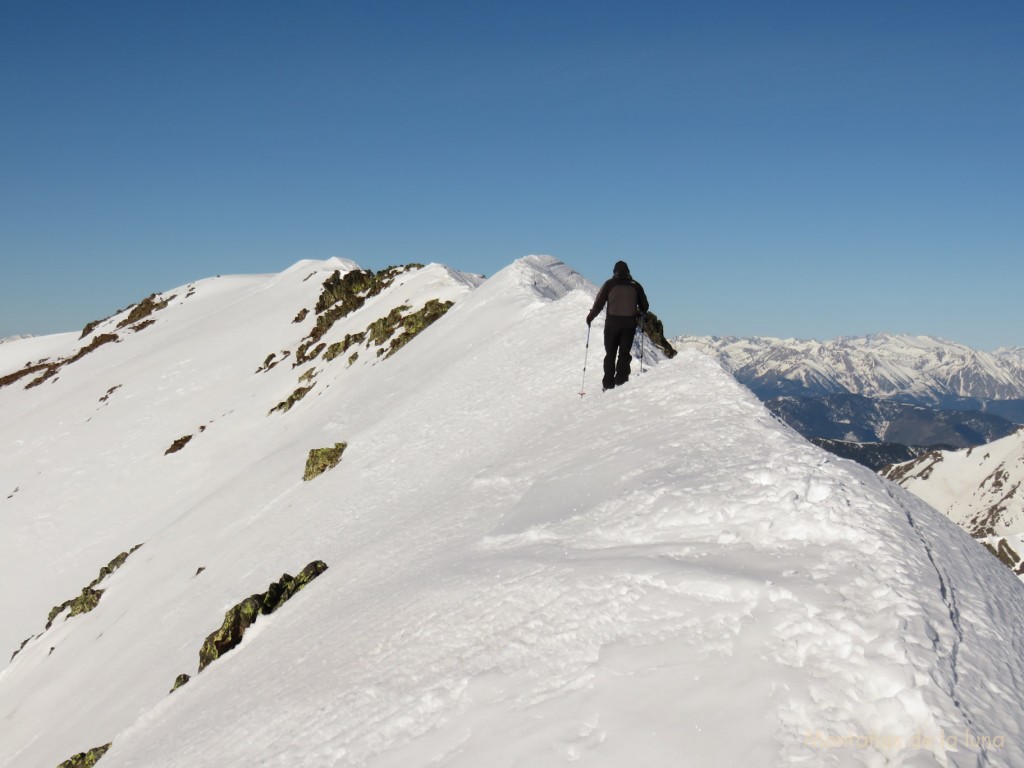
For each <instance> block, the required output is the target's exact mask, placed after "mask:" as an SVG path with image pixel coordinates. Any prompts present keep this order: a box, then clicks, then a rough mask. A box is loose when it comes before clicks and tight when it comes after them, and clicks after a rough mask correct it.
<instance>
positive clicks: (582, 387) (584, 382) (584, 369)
mask: <svg viewBox="0 0 1024 768" xmlns="http://www.w3.org/2000/svg"><path fill="white" fill-rule="evenodd" d="M589 355H590V323H587V348H586V350H585V351H584V353H583V381H581V382H580V400H582V399H583V396H584V395H585V394H587V393H586V392H585V391H584V387H585V386H586V383H587V357H588V356H589Z"/></svg>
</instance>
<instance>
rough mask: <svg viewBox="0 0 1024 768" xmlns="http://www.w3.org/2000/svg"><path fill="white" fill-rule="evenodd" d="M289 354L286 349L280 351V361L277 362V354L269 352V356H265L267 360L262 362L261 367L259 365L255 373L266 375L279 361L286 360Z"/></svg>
mask: <svg viewBox="0 0 1024 768" xmlns="http://www.w3.org/2000/svg"><path fill="white" fill-rule="evenodd" d="M290 354H291V352H289V351H288V350H287V349H285V350H282V351H281V359H280V360H278V359H277V353H276V352H271V353H270V354H269V355H267V358H266V359H265V360H264V361H263V365H261V366H260V367H259V368H257V369H256V373H266V372H267V371H269V370H270V369H271V368H273V367H274V366H275V365H277V364H278V363H280V362H281V360H284V359H285V358H287V357H288V356H289V355H290Z"/></svg>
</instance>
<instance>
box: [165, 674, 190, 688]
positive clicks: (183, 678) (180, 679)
mask: <svg viewBox="0 0 1024 768" xmlns="http://www.w3.org/2000/svg"><path fill="white" fill-rule="evenodd" d="M191 679H192V678H191V676H189V675H186V674H185V673H184V672H182V673H181V674H180V675H178V676H177V677H176V678H174V687H173V688H171V690H170V691H169V693H174V692H175V691H176V690H178V689H179V688H181V686H183V685H185V684H186V683H187V682H188V681H189V680H191Z"/></svg>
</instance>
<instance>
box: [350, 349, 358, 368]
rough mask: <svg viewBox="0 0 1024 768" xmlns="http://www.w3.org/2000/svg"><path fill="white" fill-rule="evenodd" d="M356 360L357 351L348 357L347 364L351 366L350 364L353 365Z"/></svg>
mask: <svg viewBox="0 0 1024 768" xmlns="http://www.w3.org/2000/svg"><path fill="white" fill-rule="evenodd" d="M358 359H359V351H358V350H356V351H355V352H353V353H352V354H351V355H349V356H348V364H349V365H352V363H354V362H355V361H356V360H358Z"/></svg>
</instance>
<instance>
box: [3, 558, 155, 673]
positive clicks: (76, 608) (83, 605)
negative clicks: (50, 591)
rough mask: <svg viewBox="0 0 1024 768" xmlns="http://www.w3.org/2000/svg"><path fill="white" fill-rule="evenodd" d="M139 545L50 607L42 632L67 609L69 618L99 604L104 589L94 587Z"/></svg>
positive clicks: (122, 563)
mask: <svg viewBox="0 0 1024 768" xmlns="http://www.w3.org/2000/svg"><path fill="white" fill-rule="evenodd" d="M141 546H142V545H141V544H137V545H135V546H134V547H132V548H131V549H130V550H128V551H127V552H122V553H121V554H119V555H118V556H117V557H115V558H114V559H113V560H111V561H110V562H109V563H107V564H106V565H104V566H103V567H102V568H100V572H99V575H98V576H97V577H96V578H95V579H93V580H92V581H91V582H90V583H89V584H88V586H85V587H83V588H82V592H81V594H79V595H76V596H75V597H73V598H71V599H70V600H65V601H64V602H63V603H61V604H60V605H55V606H54V607H53V608H51V609H50V613H49V614H48V615H47V617H46V627H45V628H44V630H43V632H45V631H46V630H47V629H49V628H50V627H52V626H53V622H54V621H56V619H57V617H58V616H60V615H61V614H62V613H64V611H68V615H67V616H66V617H65V618H66V619H70V618H71V617H72V616H78V615H80V614H83V613H88V612H89V611H91V610H93V609H94V608H96V606H97V605H99V602H100V598H101V597H103V591H104V590H102V589H96V587H97V586H98V585H99V584H100V583H101V582H102V581H103V580H104V579H106V578H107V577H108V576H109V575H110V574H112V573H113V572H114V571H116V570H117V569H118V568H120V567H121V566H122V565H124V563H125V561H126V560H127V559H128V557H129V555H131V554H132V552H134V551H135V550H137V549H138V548H139V547H141ZM41 636H42V635H41V634H40V635H39V637H41ZM33 639H34V638H31V637H30V638H29V639H28V640H26V641H25V642H23V643H22V644H21V648H19V649H18V650H16V651H15V652H14V654H13V655H12V656H11V659H14V657H15V656H17V655H18V654H19V653H20V652H21V651H22V650H24V648H25V646H26V645H28V643H29V641H31V640H33Z"/></svg>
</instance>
